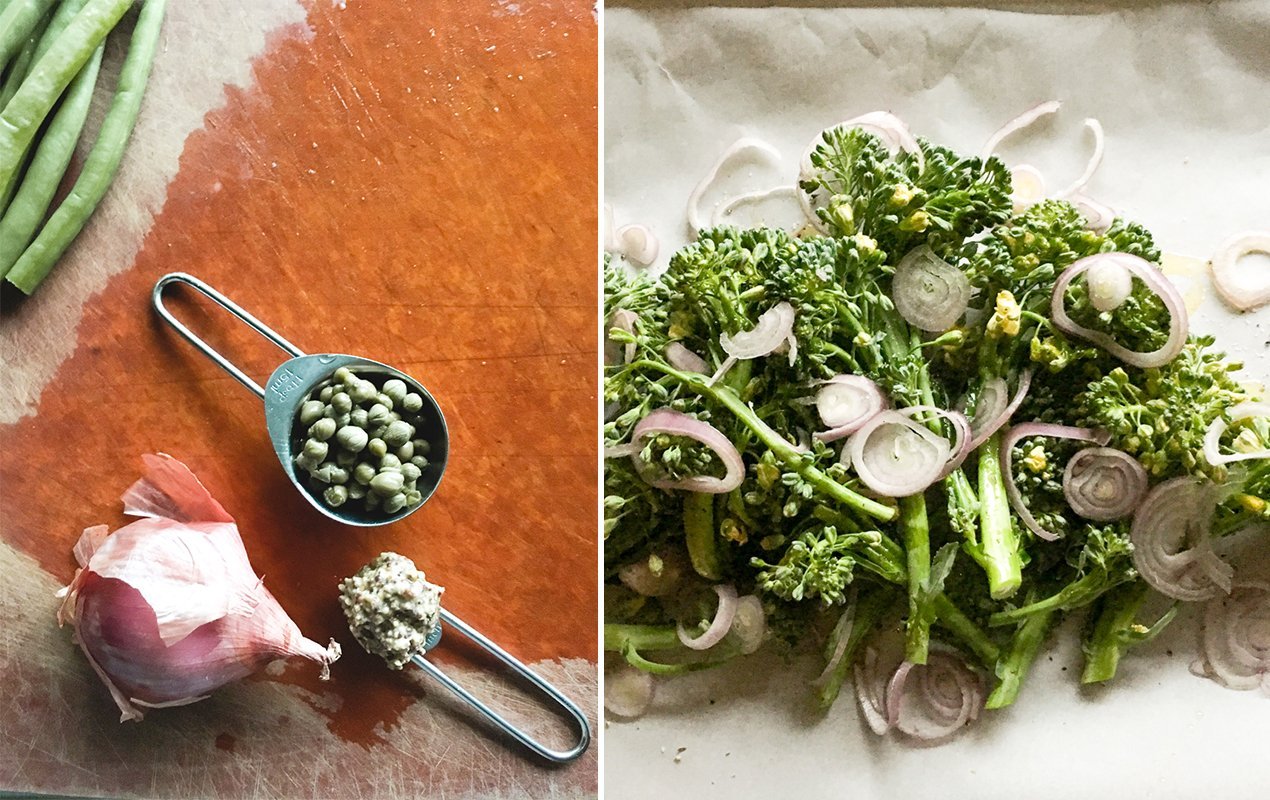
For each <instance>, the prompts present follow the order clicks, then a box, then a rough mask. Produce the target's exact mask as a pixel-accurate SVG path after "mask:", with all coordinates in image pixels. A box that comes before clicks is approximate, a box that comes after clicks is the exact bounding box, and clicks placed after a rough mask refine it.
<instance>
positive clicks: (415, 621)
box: [339, 553, 445, 669]
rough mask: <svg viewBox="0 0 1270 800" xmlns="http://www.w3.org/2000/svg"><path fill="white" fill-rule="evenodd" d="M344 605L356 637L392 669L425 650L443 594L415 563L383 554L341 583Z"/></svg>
mask: <svg viewBox="0 0 1270 800" xmlns="http://www.w3.org/2000/svg"><path fill="white" fill-rule="evenodd" d="M339 588H340V606H342V607H343V609H344V615H345V616H346V617H348V627H349V629H350V630H351V631H352V632H353V637H354V638H356V639H357V641H358V643H359V644H361V646H362V647H363V648H365V650H366V652H368V653H371V654H373V655H377V656H379V657H380V658H382V659H384V661H386V662H388V666H389V667H392V668H393V669H401V668H402V667H404V666H405V665H406V664H407V663H408V662H409V661H410V657H411V656H413V655H416V654H418V653H422V652H423V649H424V644H425V642H427V640H428V634H430V633H431V632H432V631H433V630H434V629H435V628H436V626H437V625H438V624H439V623H438V618H439V616H440V614H441V593H442V592H444V591H445V590H444V589H443V588H442V587H440V586H437V585H435V584H431V583H428V581H427V580H426V579H425V577H424V574H423V571H422V570H420V569H418V568H417V567H416V566H415V564H414V562H413V561H411V560H410V559H408V558H406V557H405V556H403V555H399V554H397V553H380V554H379V556H378V557H377V558H376V559H375V560H374V561H372V562H370V563H369V564H367V565H366V566H364V567H362V568H361V569H360V570H358V571H357V574H356V575H354V576H353V577H351V578H345V579H344V580H343V581H341V582H340V586H339Z"/></svg>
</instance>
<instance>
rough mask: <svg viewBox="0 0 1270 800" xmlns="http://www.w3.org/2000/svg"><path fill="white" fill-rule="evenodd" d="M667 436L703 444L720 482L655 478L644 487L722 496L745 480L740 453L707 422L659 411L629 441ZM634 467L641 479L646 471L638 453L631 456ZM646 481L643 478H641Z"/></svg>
mask: <svg viewBox="0 0 1270 800" xmlns="http://www.w3.org/2000/svg"><path fill="white" fill-rule="evenodd" d="M658 433H667V434H670V435H672V436H685V437H687V438H689V439H693V440H695V441H698V442H700V443H701V444H704V445H705V446H706V447H708V448H710V449H711V450H713V451H714V454H715V455H716V456H718V458H719V461H720V462H722V463H723V466H724V468H725V470H726V472H725V473H724V475H723V477H722V478H715V477H712V476H710V475H694V476H693V477H690V478H683V479H681V480H670V479H667V478H658V479H655V480H649V481H648V484H649V485H650V486H652V487H654V488H656V489H683V490H685V491H689V492H701V493H703V494H726V493H728V492H730V491H732V490H733V489H735V488H736V487H738V486H740V485H741V481H742V480H743V479H744V478H745V464H744V463H743V462H742V461H741V453H740V451H738V450H737V449H736V445H734V444H732V442H731V441H729V440H728V437H726V436H724V435H723V433H722V432H721V431H719V429H718V428H716V427H714V426H713V425H711V424H710V423H708V422H702V421H701V420H699V419H693V418H692V417H690V416H688V415H687V414H684V413H682V412H679V411H675V410H673V409H670V408H659V409H657V410H656V411H653V412H651V413H649V414H648V416H646V417H644V418H643V419H641V420H640V421H639V422H638V423H636V425H635V430H634V431H633V432H632V433H631V441H632V442H633V443H639V442H641V441H642V440H643V438H644V437H645V436H649V435H653V434H658ZM631 460H632V461H633V462H634V463H635V471H636V472H639V473H640V474H641V475H644V474H645V473H646V472H647V470H648V465H646V464H645V463H644V462H643V460H642V459H641V458H640V457H639V453H634V454H632V455H631ZM644 479H645V480H648V478H647V477H645V478H644Z"/></svg>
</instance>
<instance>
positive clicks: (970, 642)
mask: <svg viewBox="0 0 1270 800" xmlns="http://www.w3.org/2000/svg"><path fill="white" fill-rule="evenodd" d="M932 602H933V603H934V607H935V619H936V621H937V622H938V623H939V626H940V627H941V628H943V629H944V630H946V631H948V632H949V633H951V634H952V635H953V636H956V637H957V638H958V639H960V640H961V643H962V644H964V645H965V646H966V647H969V648H970V651H971V652H972V653H974V654H975V655H976V656H978V657H979V660H980V661H981V662H982V663H983V665H984V666H985V667H988V668H989V669H991V668H992V667H993V666H994V665H995V664H996V663H997V659H998V658H1000V657H1001V649H1000V648H999V647H997V645H996V643H995V642H993V641H992V640H991V639H989V638H988V634H987V633H985V632H984V630H983V628H980V627H979V626H978V625H976V624H975V623H974V620H972V619H970V617H967V616H966V615H965V614H964V613H962V611H961V609H960V608H957V606H956V605H955V604H954V603H953V601H952V600H949V599H948V595H946V594H944V593H943V592H940V593H939V594H937V595H935V599H934V600H933V601H932Z"/></svg>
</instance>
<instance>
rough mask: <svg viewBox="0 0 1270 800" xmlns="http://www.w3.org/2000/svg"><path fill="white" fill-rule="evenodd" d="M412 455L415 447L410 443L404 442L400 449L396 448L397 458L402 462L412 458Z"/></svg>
mask: <svg viewBox="0 0 1270 800" xmlns="http://www.w3.org/2000/svg"><path fill="white" fill-rule="evenodd" d="M414 455H415V446H414V445H413V444H411V443H410V442H406V443H405V444H403V445H402V446H401V447H398V448H397V458H400V459H401V460H402V461H403V462H404V461H409V460H410V459H412V458H414Z"/></svg>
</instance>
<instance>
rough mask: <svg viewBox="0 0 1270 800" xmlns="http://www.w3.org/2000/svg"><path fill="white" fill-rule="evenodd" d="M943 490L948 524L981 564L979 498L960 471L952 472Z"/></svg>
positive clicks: (968, 480) (964, 474)
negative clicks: (945, 495)
mask: <svg viewBox="0 0 1270 800" xmlns="http://www.w3.org/2000/svg"><path fill="white" fill-rule="evenodd" d="M944 490H945V491H946V492H947V493H948V522H949V524H950V525H951V526H952V528H953V530H954V531H956V532H957V533H959V534H960V535H961V537H962V538H963V539H965V540H966V544H967V548H966V549H967V550H968V551H969V552H970V553H971V554H972V556H973V557H974V559H975V561H977V562H979V563H980V564H982V563H983V553H982V552H981V548H980V547H979V526H978V524H977V522H978V520H979V498H978V497H976V496H975V490H974V487H973V486H971V485H970V479H969V478H967V477H966V473H965V472H964V471H962V470H961V469H955V470H953V471H952V472H951V473H950V474H949V475H948V477H947V478H945V479H944Z"/></svg>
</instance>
